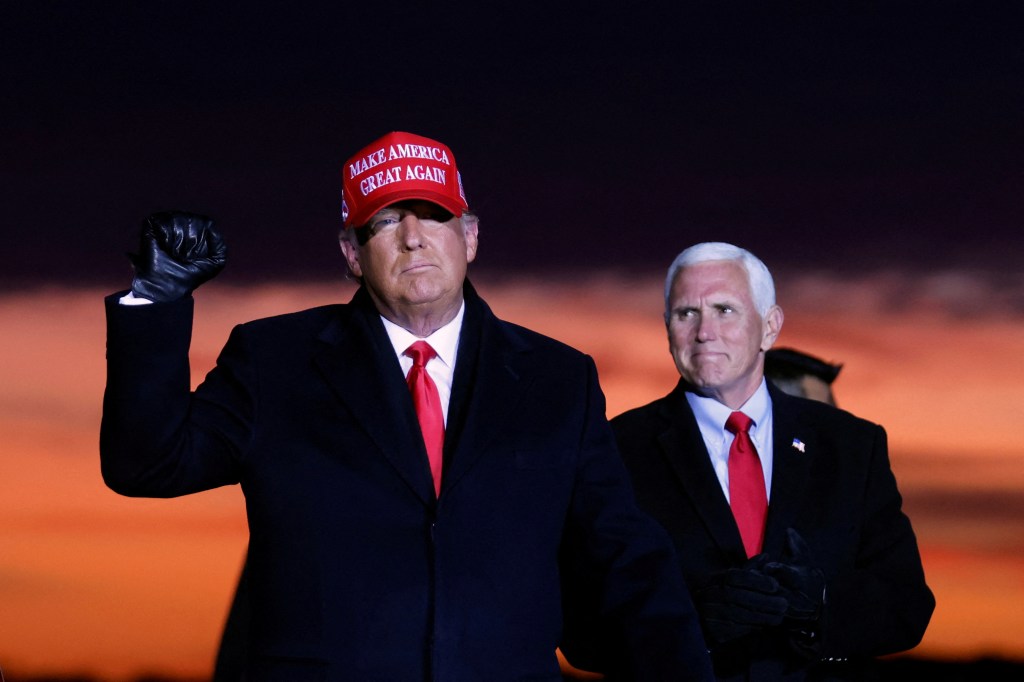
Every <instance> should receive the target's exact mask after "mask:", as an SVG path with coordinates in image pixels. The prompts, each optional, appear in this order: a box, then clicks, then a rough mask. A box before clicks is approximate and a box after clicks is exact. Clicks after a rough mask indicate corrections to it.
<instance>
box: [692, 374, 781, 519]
mask: <svg viewBox="0 0 1024 682" xmlns="http://www.w3.org/2000/svg"><path fill="white" fill-rule="evenodd" d="M686 401H687V402H688V403H690V407H691V408H692V409H693V414H694V416H695V417H696V418H697V426H699V427H700V434H701V436H703V437H704V444H705V445H706V446H707V448H708V454H709V455H710V456H711V466H713V467H714V469H715V475H716V476H718V482H719V484H721V486H722V492H723V493H725V499H726V500H728V499H729V446H731V445H732V441H733V434H732V433H731V432H729V431H727V430H726V429H725V422H726V420H728V419H729V415H730V414H732V413H733V412H735V411H736V410H733V409H732V408H731V407H728V406H726V405H723V404H722V403H720V402H718V401H717V400H715V399H714V398H705V397H704V396H700V395H697V394H696V393H691V392H689V391H687V392H686ZM739 411H740V412H742V413H743V414H745V415H747V416H748V417H750V418H751V419H752V420H753V421H754V423H753V424H752V425H751V427H750V439H751V440H752V441H754V447H755V448H757V454H758V457H759V458H760V460H761V469H762V470H763V471H764V484H765V494H766V495H768V500H769V501H771V494H772V457H773V452H772V399H771V398H770V397H769V396H768V386H767V384H766V383H765V380H764V379H763V378H762V379H761V385H760V386H758V387H757V390H756V391H754V395H752V396H750V398H748V399H747V402H745V403H743V405H741V406H740V409H739Z"/></svg>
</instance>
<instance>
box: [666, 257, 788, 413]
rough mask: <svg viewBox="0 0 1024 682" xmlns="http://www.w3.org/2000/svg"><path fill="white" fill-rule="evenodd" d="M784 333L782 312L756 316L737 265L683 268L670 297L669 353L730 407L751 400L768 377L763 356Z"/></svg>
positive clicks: (681, 370) (694, 381)
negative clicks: (782, 331)
mask: <svg viewBox="0 0 1024 682" xmlns="http://www.w3.org/2000/svg"><path fill="white" fill-rule="evenodd" d="M781 329H782V310H781V309H780V308H779V307H778V306H773V307H772V308H771V309H770V310H769V311H768V313H767V314H766V316H765V318H763V319H762V317H761V315H760V314H758V312H757V308H756V307H755V306H754V301H753V298H752V296H751V292H750V284H749V283H748V281H747V273H746V270H744V268H743V266H742V265H741V264H740V263H739V262H736V261H709V262H706V263H699V264H697V265H691V266H689V267H687V268H683V269H682V270H680V271H679V273H678V274H677V275H676V279H675V281H674V282H673V283H672V288H671V290H670V295H669V319H668V340H669V350H670V351H671V353H672V358H673V359H674V360H675V363H676V369H678V370H679V374H680V375H681V376H682V377H683V379H685V380H686V381H687V382H689V383H690V384H693V385H694V386H695V387H697V388H698V389H699V390H700V391H701V392H702V393H704V394H705V395H707V396H709V397H712V398H715V399H716V400H718V401H719V402H721V403H723V404H725V405H728V406H729V407H732V408H738V407H739V406H740V405H742V404H743V403H744V402H746V400H747V398H749V397H750V396H751V395H752V394H753V393H754V391H755V390H756V389H757V387H758V385H759V384H760V383H761V377H762V376H763V373H764V355H763V354H762V353H761V351H765V350H768V349H769V348H771V346H772V344H773V343H774V342H775V339H776V338H777V337H778V334H779V331H780V330H781Z"/></svg>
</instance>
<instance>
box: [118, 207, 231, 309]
mask: <svg viewBox="0 0 1024 682" xmlns="http://www.w3.org/2000/svg"><path fill="white" fill-rule="evenodd" d="M226 255H227V247H226V246H225V245H224V239H223V238H222V237H221V236H220V233H219V232H217V231H216V230H215V229H214V228H213V220H211V219H210V218H207V217H206V216H203V215H198V214H196V213H185V212H183V211H164V212H161V213H154V214H152V215H151V216H149V217H148V218H146V220H145V221H144V222H143V223H142V234H141V235H140V243H139V253H138V254H129V258H130V259H131V261H132V266H133V267H134V268H135V278H134V279H133V280H132V293H134V294H135V295H136V296H139V297H141V298H147V299H149V300H151V301H154V302H157V303H167V302H169V301H176V300H178V299H179V298H183V297H185V296H188V295H189V294H191V293H192V292H193V291H194V290H195V288H196V287H198V286H199V285H200V284H202V283H203V282H205V281H207V280H208V279H210V278H212V277H213V276H215V275H216V274H217V273H218V272H220V271H221V270H223V269H224V261H225V257H226Z"/></svg>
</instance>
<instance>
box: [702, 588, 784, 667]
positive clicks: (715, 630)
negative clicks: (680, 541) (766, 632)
mask: <svg viewBox="0 0 1024 682" xmlns="http://www.w3.org/2000/svg"><path fill="white" fill-rule="evenodd" d="M694 602H695V603H696V605H697V611H698V612H699V614H700V618H701V623H702V624H703V626H704V636H705V637H706V638H707V641H708V644H709V645H710V646H712V647H714V646H716V645H721V644H725V643H727V642H731V641H733V640H736V639H739V638H740V637H744V636H746V635H749V634H751V633H753V632H757V631H759V630H762V629H764V628H766V627H770V626H775V625H779V624H781V623H782V619H783V617H784V616H785V613H786V607H787V606H788V602H787V601H786V598H785V597H784V596H782V594H781V593H780V587H779V583H778V582H777V581H776V580H775V579H774V578H772V577H771V576H768V575H766V574H764V573H761V572H759V571H757V570H754V569H751V568H730V569H728V570H725V571H722V572H720V573H716V574H715V575H713V576H712V580H711V582H710V583H709V584H708V585H707V586H705V587H704V588H702V589H700V590H698V591H697V592H696V594H694Z"/></svg>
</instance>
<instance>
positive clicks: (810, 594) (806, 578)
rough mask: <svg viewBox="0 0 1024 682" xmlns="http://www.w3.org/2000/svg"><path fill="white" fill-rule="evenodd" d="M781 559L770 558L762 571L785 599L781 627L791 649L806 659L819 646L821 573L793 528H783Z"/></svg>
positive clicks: (823, 602) (821, 601) (823, 578)
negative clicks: (772, 559)
mask: <svg viewBox="0 0 1024 682" xmlns="http://www.w3.org/2000/svg"><path fill="white" fill-rule="evenodd" d="M783 559H784V560H783V561H770V562H767V563H765V564H764V566H763V567H762V569H761V570H762V571H763V572H764V574H765V575H768V576H771V577H772V578H774V579H775V580H776V581H777V582H778V584H779V588H780V594H781V595H782V596H784V597H785V599H786V602H787V604H788V605H787V607H786V613H785V615H784V618H783V623H782V624H783V627H784V628H785V629H786V630H787V631H788V632H789V634H790V643H791V644H792V645H793V648H794V649H795V650H796V651H797V652H798V653H801V654H803V655H805V656H807V657H808V658H814V657H816V656H817V655H818V652H819V651H820V648H821V618H822V609H823V607H824V604H825V575H824V574H823V573H822V572H821V570H819V569H818V568H816V567H815V566H814V562H813V560H812V558H811V552H810V548H808V546H807V543H806V542H805V541H804V539H803V538H802V537H801V536H800V534H799V533H798V532H797V531H796V530H795V529H793V528H787V529H786V551H785V553H784V555H783Z"/></svg>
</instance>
